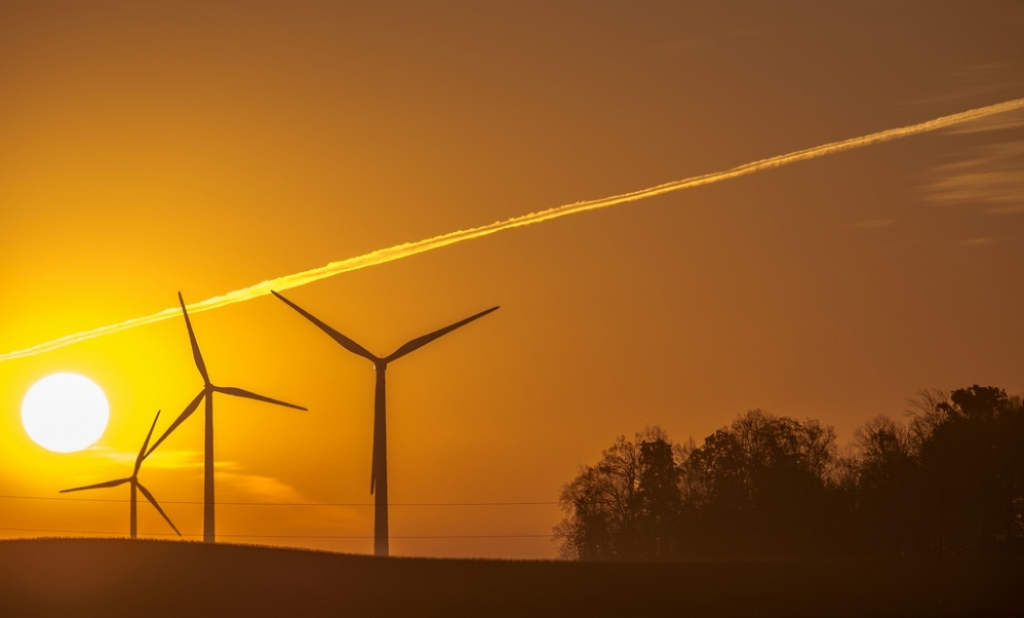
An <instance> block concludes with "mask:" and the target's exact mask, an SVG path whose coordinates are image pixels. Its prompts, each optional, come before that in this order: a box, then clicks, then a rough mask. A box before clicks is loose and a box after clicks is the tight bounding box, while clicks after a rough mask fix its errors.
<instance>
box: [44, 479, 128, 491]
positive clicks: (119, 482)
mask: <svg viewBox="0 0 1024 618" xmlns="http://www.w3.org/2000/svg"><path fill="white" fill-rule="evenodd" d="M131 480H132V479H131V477H128V478H126V479H117V480H116V481H107V482H106V483H96V484H95V485H86V486H85V487H75V488H73V489H62V490H60V492H59V493H62V494H66V493H68V492H71V491H82V490H83V489H103V488H104V487H117V486H118V485H124V484H125V483H127V482H129V481H131Z"/></svg>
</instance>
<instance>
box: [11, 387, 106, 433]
mask: <svg viewBox="0 0 1024 618" xmlns="http://www.w3.org/2000/svg"><path fill="white" fill-rule="evenodd" d="M109 418H110V406H109V404H108V403H107V397H106V395H104V393H103V389H101V388H100V387H99V386H98V385H97V384H96V383H95V382H93V381H92V380H90V379H89V378H85V377H83V376H80V375H77V374H74V373H55V374H53V375H51V376H47V377H45V378H43V379H42V380H39V381H38V382H36V383H35V384H33V385H32V388H30V389H28V393H26V394H25V399H24V401H23V402H22V404H21V423H22V425H24V426H25V431H26V432H27V433H28V435H29V437H30V438H32V440H33V441H35V443H36V444H38V445H40V446H42V447H43V448H45V449H47V450H50V451H55V452H58V453H71V452H74V451H80V450H82V449H84V448H86V447H87V446H89V445H91V444H92V443H93V442H95V441H96V440H99V439H100V436H102V435H103V431H104V430H105V429H106V428H107V420H108V419H109Z"/></svg>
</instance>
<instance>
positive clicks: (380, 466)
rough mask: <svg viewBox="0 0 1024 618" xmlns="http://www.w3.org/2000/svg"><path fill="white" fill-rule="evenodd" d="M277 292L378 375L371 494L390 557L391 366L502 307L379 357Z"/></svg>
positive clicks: (378, 540) (379, 545) (379, 536)
mask: <svg viewBox="0 0 1024 618" xmlns="http://www.w3.org/2000/svg"><path fill="white" fill-rule="evenodd" d="M271 292H273V294H274V296H276V297H278V298H280V299H281V300H282V301H284V303H285V304H287V305H288V306H289V307H291V308H292V309H294V310H296V311H298V312H299V313H300V314H301V315H302V316H303V317H304V318H306V319H307V320H309V321H310V322H312V323H313V324H315V325H316V326H317V327H319V328H320V330H322V331H324V332H325V333H327V335H328V336H329V337H330V338H331V339H334V340H335V341H337V342H338V343H339V344H341V347H343V348H345V349H346V350H348V351H349V352H351V353H353V354H356V355H358V356H362V357H363V358H365V359H367V360H369V361H370V362H371V363H373V366H374V368H375V369H376V373H377V385H376V391H375V393H376V394H375V396H374V402H373V411H374V414H373V461H372V466H371V470H370V493H371V494H374V517H373V538H374V541H373V550H374V553H375V554H376V555H378V556H387V555H388V552H389V549H388V443H387V442H388V441H387V423H386V422H385V421H386V419H385V416H386V414H385V412H386V410H385V408H386V405H385V382H384V372H385V371H386V370H387V367H388V363H390V362H391V361H394V360H398V359H399V358H402V357H403V356H405V355H406V354H409V353H410V352H414V351H416V350H418V349H419V348H422V347H423V346H425V345H427V344H428V343H430V342H431V341H433V340H435V339H437V338H438V337H442V336H444V335H447V334H448V333H450V332H452V331H453V330H455V329H456V328H459V327H460V326H465V325H466V324H469V323H470V322H472V321H473V320H476V319H479V318H482V317H484V316H485V315H487V314H488V313H491V312H492V311H497V310H498V307H491V308H490V309H487V310H486V311H481V312H480V313H478V314H476V315H472V316H470V317H468V318H466V319H465V320H461V321H459V322H456V323H454V324H452V325H450V326H446V327H444V328H442V329H440V330H436V331H434V332H432V333H430V334H427V335H423V336H422V337H417V338H416V339H413V340H412V341H409V342H408V343H406V344H405V345H402V346H401V347H399V348H398V349H397V350H395V351H394V352H392V353H391V354H390V355H388V356H383V357H381V356H376V355H374V354H373V353H371V352H370V351H369V350H367V349H366V348H364V347H363V346H361V345H359V344H358V343H356V342H355V341H353V340H351V339H349V338H348V337H346V336H345V335H342V334H341V333H339V332H338V331H336V330H334V329H333V328H331V327H330V326H328V325H327V324H325V323H323V322H321V321H320V320H319V319H317V318H316V317H314V316H313V315H312V314H311V313H309V312H308V311H306V310H305V309H303V308H302V307H299V306H298V305H296V304H295V303H293V302H292V301H290V300H288V299H287V298H285V297H284V296H281V295H280V294H278V293H277V292H274V291H273V290H271Z"/></svg>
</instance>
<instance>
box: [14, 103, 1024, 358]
mask: <svg viewBox="0 0 1024 618" xmlns="http://www.w3.org/2000/svg"><path fill="white" fill-rule="evenodd" d="M1022 108H1024V99H1014V100H1012V101H1006V102H1005V103H998V104H996V105H989V106H987V107H979V108H977V109H972V110H969V111H966V112H961V113H959V114H952V115H950V116H942V117H941V118H936V119H934V120H929V121H927V122H922V123H919V124H913V125H910V126H906V127H900V128H897V129H888V130H886V131H880V132H878V133H872V134H870V135H865V136H862V137H854V138H850V139H846V140H843V141H839V142H832V143H830V144H824V145H821V146H815V147H814V148H808V149H806V150H798V151H796V152H791V153H789V154H784V155H779V156H775V157H770V158H768V159H761V160H760V161H754V162H753V163H746V164H744V165H740V166H739V167H734V168H732V169H729V170H725V171H721V172H714V173H711V174H704V175H702V176H693V177H691V178H685V179H683V180H676V181H674V182H667V183H665V184H661V185H657V186H654V187H649V188H647V189H640V190H639V191H632V192H630V193H623V194H620V195H613V196H610V197H604V198H600V199H596V200H587V201H584V202H575V203H572V204H565V205H564V206H558V207H555V208H549V209H548V210H542V211H540V212H534V213H530V214H527V215H521V216H518V217H513V218H511V219H506V220H504V221H497V222H495V223H491V224H490V225H483V226H480V227H474V228H470V229H468V230H458V231H455V232H449V233H447V234H441V235H440V236H434V237H433V238H427V239H425V240H420V241H418V242H411V243H405V244H402V245H395V246H394V247H389V248H387V249H378V250H377V251H373V252H371V253H367V254H364V255H360V256H357V257H352V258H348V259H346V260H341V261H339V262H331V263H330V264H327V265H326V266H321V267H320V268H314V269H312V270H307V271H304V272H301V273H296V274H294V275H286V276H284V277H278V278H277V279H270V280H268V281H263V282H261V283H257V284H256V285H252V286H249V287H247V288H242V289H241V290H235V291H234V292H228V293H227V294H224V295H223V296H215V297H213V298H209V299H207V300H204V301H200V302H197V303H194V304H191V305H188V310H189V312H190V313H200V312H202V311H209V310H210V309H217V308H218V307H225V306H227V305H233V304H235V303H240V302H244V301H247V300H251V299H253V298H258V297H260V296H266V295H268V294H270V290H272V289H273V290H278V291H284V290H288V289H291V288H297V287H301V286H304V285H307V284H309V283H313V282H314V281H320V280H321V279H326V278H328V277H333V276H335V275H340V274H342V273H347V272H350V271H353V270H359V269H362V268H368V267H370V266H376V265H377V264H386V263H387V262H393V261H395V260H400V259H402V258H407V257H411V256H413V255H416V254H419V253H425V252H427V251H433V250H434V249H440V248H441V247H447V246H448V245H454V244H456V243H460V242H464V241H467V240H472V239H474V238H481V237H483V236H489V235H491V234H494V233H496V232H500V231H502V230H509V229H512V228H517V227H525V226H527V225H534V224H536V223H541V222H543V221H550V220H551V219H558V218H559V217H565V216H568V215H573V214H576V213H580V212H587V211H590V210H598V209H601V208H608V207H610V206H617V205H618V204H625V203H628V202H636V201H639V200H643V199H647V198H649V197H654V196H656V195H661V194H663V193H671V192H673V191H681V190H682V189H691V188H693V187H700V186H703V185H709V184H711V183H715V182H721V181H723V180H729V179H730V178H737V177H739V176H746V175H747V174H753V173H755V172H760V171H763V170H767V169H772V168H776V167H781V166H783V165H789V164H790V163H797V162H799V161H806V160H808V159H816V158H818V157H824V156H826V155H830V154H834V153H837V152H843V151H844V150H853V149H854V148H863V147H865V146H871V145H873V144H879V143H881V142H888V141H891V140H896V139H900V138H904V137H909V136H911V135H917V134H919V133H927V132H929V131H935V130H937V129H943V128H945V127H950V126H953V125H956V124H961V123H965V122H970V121H972V120H978V119H979V118H985V117H987V116H993V115H995V114H1002V113H1005V112H1009V111H1013V110H1017V109H1022ZM179 311H180V309H179V308H177V307H172V308H170V309H164V310H163V311H161V312H159V313H154V314H152V315H147V316H144V317H141V318H135V319H132V320H127V321H124V322H120V323H118V324H112V325H110V326H103V327H100V328H94V329H92V330H87V331H83V332H80V333H75V334H73V335H67V336H65V337H61V338H59V339H54V340H53V341H48V342H46V343H40V344H38V345H34V346H32V347H30V348H25V349H23V350H15V351H13V352H8V353H6V354H2V355H0V362H3V361H8V360H13V359H15V358H24V357H26V356H34V355H36V354H42V353H43V352H49V351H50V350H56V349H57V348H62V347H64V346H67V345H71V344H73V343H78V342H80V341H86V340H88V339H95V338H96V337H102V336H104V335H110V334H113V333H118V332H121V331H123V330H128V329H130V328H135V327H137V326H144V325H146V324H153V323H155V322H160V321H162V320H167V319H170V318H173V317H176V316H177V315H179Z"/></svg>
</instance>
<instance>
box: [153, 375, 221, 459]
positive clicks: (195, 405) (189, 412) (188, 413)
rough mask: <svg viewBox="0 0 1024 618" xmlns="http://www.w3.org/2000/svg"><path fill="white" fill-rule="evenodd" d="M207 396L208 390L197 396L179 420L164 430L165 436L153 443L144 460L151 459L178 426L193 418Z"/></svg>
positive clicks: (175, 420) (180, 415)
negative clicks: (151, 454)
mask: <svg viewBox="0 0 1024 618" xmlns="http://www.w3.org/2000/svg"><path fill="white" fill-rule="evenodd" d="M205 395H206V389H203V390H202V391H200V393H199V394H198V395H196V398H195V399H193V400H192V401H191V402H190V403H189V404H188V406H186V407H185V410H184V411H182V413H181V414H179V415H178V418H176V419H174V422H173V423H171V426H170V427H168V428H167V429H166V430H164V433H163V435H161V436H160V437H159V438H158V439H157V441H156V442H154V443H153V446H151V447H150V448H149V450H148V451H146V455H145V456H144V457H143V459H145V458H146V457H149V455H150V453H152V452H153V451H155V450H156V447H158V446H160V443H161V442H163V441H164V440H166V439H167V436H169V435H171V434H172V433H173V432H174V430H175V429H177V428H178V425H180V424H182V423H184V422H185V419H187V418H188V417H190V416H192V413H193V412H195V411H196V408H198V407H199V403H200V402H201V401H202V400H203V397H204V396H205ZM154 422H155V421H154Z"/></svg>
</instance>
